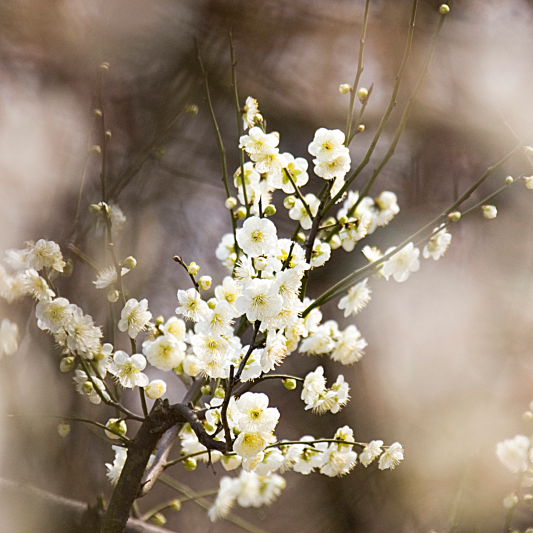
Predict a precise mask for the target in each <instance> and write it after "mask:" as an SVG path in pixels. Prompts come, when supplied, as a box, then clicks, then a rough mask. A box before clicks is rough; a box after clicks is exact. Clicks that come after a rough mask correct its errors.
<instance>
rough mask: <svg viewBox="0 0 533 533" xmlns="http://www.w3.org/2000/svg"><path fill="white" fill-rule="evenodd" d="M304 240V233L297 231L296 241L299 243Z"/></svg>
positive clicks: (302, 242)
mask: <svg viewBox="0 0 533 533" xmlns="http://www.w3.org/2000/svg"><path fill="white" fill-rule="evenodd" d="M305 241H306V238H305V233H303V232H302V231H299V232H298V233H297V234H296V242H297V243H299V244H304V243H305Z"/></svg>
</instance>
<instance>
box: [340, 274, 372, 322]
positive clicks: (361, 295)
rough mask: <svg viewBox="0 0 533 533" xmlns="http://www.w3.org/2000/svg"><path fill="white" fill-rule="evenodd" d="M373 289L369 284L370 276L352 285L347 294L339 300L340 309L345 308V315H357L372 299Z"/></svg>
mask: <svg viewBox="0 0 533 533" xmlns="http://www.w3.org/2000/svg"><path fill="white" fill-rule="evenodd" d="M370 297H371V290H370V288H369V286H368V278H365V279H364V280H363V281H360V282H359V283H357V284H356V285H354V286H353V287H350V289H349V290H348V293H347V294H346V296H343V297H342V298H341V299H340V300H339V306H338V307H339V309H340V310H341V311H342V310H344V316H345V317H348V316H350V315H356V314H357V313H359V311H361V309H363V308H364V307H366V304H367V303H368V302H369V301H370Z"/></svg>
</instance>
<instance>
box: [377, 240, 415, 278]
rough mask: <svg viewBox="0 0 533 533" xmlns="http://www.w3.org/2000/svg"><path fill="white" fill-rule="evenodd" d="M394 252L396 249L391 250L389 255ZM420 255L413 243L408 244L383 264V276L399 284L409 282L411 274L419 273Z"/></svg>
mask: <svg viewBox="0 0 533 533" xmlns="http://www.w3.org/2000/svg"><path fill="white" fill-rule="evenodd" d="M393 250H394V248H390V249H389V250H387V253H389V252H391V251H393ZM419 255H420V250H419V249H418V248H415V247H414V245H413V243H412V242H410V243H409V244H406V245H405V246H404V247H403V248H402V249H401V250H399V251H398V252H396V253H395V254H394V255H393V256H391V257H390V258H389V259H388V260H387V261H385V262H384V263H383V265H382V269H381V272H382V273H383V276H384V277H385V279H386V280H388V279H389V278H390V277H391V276H392V277H393V278H394V280H395V281H398V282H399V283H401V282H403V281H407V279H408V278H409V275H410V274H411V272H417V271H418V270H419V268H420V261H419V259H418V256H419Z"/></svg>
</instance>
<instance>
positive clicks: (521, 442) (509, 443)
mask: <svg viewBox="0 0 533 533" xmlns="http://www.w3.org/2000/svg"><path fill="white" fill-rule="evenodd" d="M530 447H531V442H530V440H529V439H528V438H527V437H526V436H525V435H516V437H514V438H512V439H507V440H504V441H503V442H499V443H498V444H497V445H496V455H497V456H498V459H499V460H500V461H501V462H502V464H503V465H504V466H505V467H506V468H508V469H509V470H510V471H511V472H512V473H513V474H517V473H518V472H525V471H526V470H527V468H528V451H529V448H530Z"/></svg>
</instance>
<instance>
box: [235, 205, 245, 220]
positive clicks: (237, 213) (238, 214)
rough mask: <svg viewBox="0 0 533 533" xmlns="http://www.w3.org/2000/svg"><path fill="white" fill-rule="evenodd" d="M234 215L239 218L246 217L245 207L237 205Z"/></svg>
mask: <svg viewBox="0 0 533 533" xmlns="http://www.w3.org/2000/svg"><path fill="white" fill-rule="evenodd" d="M235 216H236V217H237V218H238V219H240V220H242V219H243V218H246V207H244V206H243V205H241V207H239V209H237V211H235Z"/></svg>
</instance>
